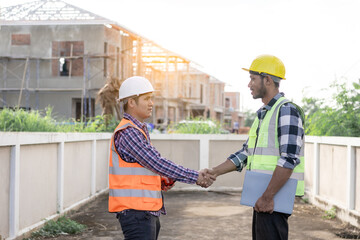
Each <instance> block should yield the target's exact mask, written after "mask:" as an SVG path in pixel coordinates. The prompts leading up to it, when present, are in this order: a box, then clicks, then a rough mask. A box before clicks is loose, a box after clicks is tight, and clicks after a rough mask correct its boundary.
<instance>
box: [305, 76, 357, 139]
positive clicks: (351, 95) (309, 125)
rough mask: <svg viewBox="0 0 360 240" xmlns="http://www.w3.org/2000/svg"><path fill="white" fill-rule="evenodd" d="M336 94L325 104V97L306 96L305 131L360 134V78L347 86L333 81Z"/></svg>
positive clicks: (336, 134)
mask: <svg viewBox="0 0 360 240" xmlns="http://www.w3.org/2000/svg"><path fill="white" fill-rule="evenodd" d="M331 88H333V89H335V90H336V91H335V94H334V95H333V97H332V99H331V100H328V101H327V102H326V104H325V101H324V100H323V99H317V98H304V99H303V101H302V102H303V109H304V112H305V114H306V115H307V116H306V128H305V133H306V134H307V135H316V136H349V137H359V136H360V80H359V82H358V83H356V82H354V83H353V84H352V87H350V88H347V86H346V84H345V83H342V84H339V83H336V82H335V83H333V84H332V85H331Z"/></svg>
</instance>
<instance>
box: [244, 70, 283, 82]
mask: <svg viewBox="0 0 360 240" xmlns="http://www.w3.org/2000/svg"><path fill="white" fill-rule="evenodd" d="M242 70H245V71H247V72H250V71H251V70H250V69H247V68H242ZM255 72H256V71H255ZM264 73H266V72H264ZM267 74H269V73H267ZM270 75H271V74H270ZM275 77H278V76H275ZM281 80H286V78H281Z"/></svg>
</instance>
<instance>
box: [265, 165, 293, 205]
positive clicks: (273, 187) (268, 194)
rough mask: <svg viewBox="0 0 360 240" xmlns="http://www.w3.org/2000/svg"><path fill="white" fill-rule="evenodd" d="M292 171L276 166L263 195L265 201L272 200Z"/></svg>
mask: <svg viewBox="0 0 360 240" xmlns="http://www.w3.org/2000/svg"><path fill="white" fill-rule="evenodd" d="M292 172H293V171H292V169H288V168H283V167H279V166H276V168H275V171H274V173H273V176H272V178H271V180H270V183H269V185H268V187H267V188H266V190H265V192H264V193H263V197H264V198H266V199H273V198H274V196H275V194H276V193H277V192H278V191H279V190H280V189H281V188H282V186H283V185H284V184H285V183H286V181H287V180H288V179H289V178H290V176H291V174H292Z"/></svg>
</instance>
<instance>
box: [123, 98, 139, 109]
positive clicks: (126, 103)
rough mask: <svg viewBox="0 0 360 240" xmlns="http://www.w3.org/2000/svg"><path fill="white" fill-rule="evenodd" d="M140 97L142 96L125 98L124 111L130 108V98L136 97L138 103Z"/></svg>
mask: <svg viewBox="0 0 360 240" xmlns="http://www.w3.org/2000/svg"><path fill="white" fill-rule="evenodd" d="M139 97H140V96H132V97H128V98H126V99H124V100H123V101H124V105H123V109H124V112H126V111H127V109H128V101H129V99H130V98H132V99H134V100H135V102H136V104H137V103H138V101H139Z"/></svg>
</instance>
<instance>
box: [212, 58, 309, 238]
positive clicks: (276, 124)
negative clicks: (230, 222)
mask: <svg viewBox="0 0 360 240" xmlns="http://www.w3.org/2000/svg"><path fill="white" fill-rule="evenodd" d="M243 69H244V70H246V71H248V72H249V73H250V82H249V84H248V87H249V88H250V90H251V94H252V96H253V98H254V99H258V98H261V100H262V102H263V103H264V105H263V106H262V107H261V108H260V109H259V110H258V111H257V118H256V119H255V120H254V123H253V125H252V127H251V129H250V132H249V138H248V140H247V141H246V142H245V144H244V145H243V148H242V149H241V150H240V151H238V152H236V153H234V154H231V155H230V156H229V157H228V159H227V160H226V161H225V162H224V163H222V164H220V165H218V166H217V167H214V168H213V170H210V172H211V173H213V174H215V175H216V176H218V175H222V174H225V173H228V172H232V171H235V170H237V171H241V170H242V169H243V168H244V167H246V169H247V171H253V172H257V173H261V174H262V173H267V174H271V175H272V177H271V180H270V182H269V184H268V185H267V189H266V190H265V192H264V193H263V194H262V196H261V197H260V198H259V199H258V200H257V201H256V203H255V206H254V211H253V226H252V237H253V239H256V240H265V239H266V240H271V239H274V240H278V239H288V217H289V216H290V215H289V214H286V213H282V212H276V211H274V196H275V194H276V193H277V192H278V191H279V190H280V189H281V188H282V186H283V185H284V184H285V183H286V182H287V180H288V179H289V178H295V179H297V186H296V195H297V196H302V195H304V128H303V124H304V114H303V111H302V109H301V108H300V107H298V106H297V105H296V104H294V103H292V102H291V101H289V100H287V99H286V98H285V97H284V94H283V93H281V92H279V84H280V80H285V66H284V64H283V63H282V61H281V60H280V59H279V58H277V57H275V56H272V55H261V56H258V57H257V58H256V59H255V60H254V61H253V62H252V64H251V66H250V68H249V69H246V68H243ZM246 184H247V182H244V186H245V185H246ZM289 194H291V193H289ZM289 197H294V196H293V195H292V196H289Z"/></svg>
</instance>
